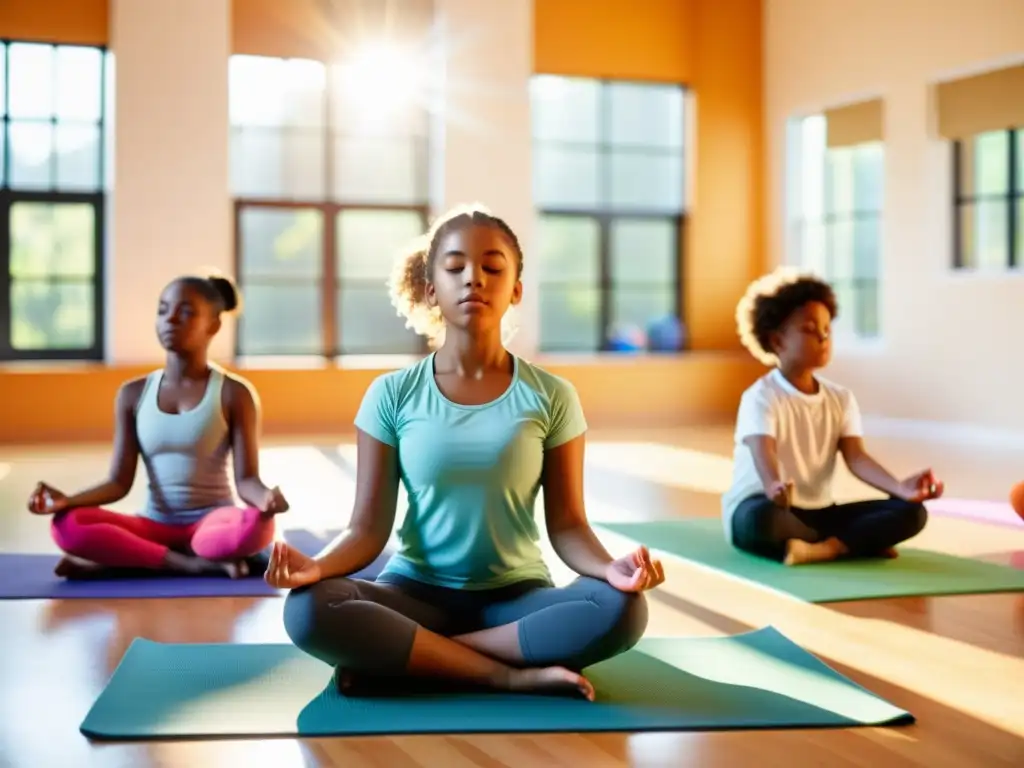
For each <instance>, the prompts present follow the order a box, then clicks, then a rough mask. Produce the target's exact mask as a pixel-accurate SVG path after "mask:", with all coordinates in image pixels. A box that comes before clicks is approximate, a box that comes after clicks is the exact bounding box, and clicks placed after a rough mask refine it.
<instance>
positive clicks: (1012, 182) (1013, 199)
mask: <svg viewBox="0 0 1024 768" xmlns="http://www.w3.org/2000/svg"><path fill="white" fill-rule="evenodd" d="M985 133H1005V134H1006V136H1007V139H1008V141H1007V150H1006V162H1007V175H1006V192H1005V193H1002V194H996V193H983V194H971V195H966V194H964V167H963V163H964V141H965V139H955V140H954V141H952V142H950V156H951V159H952V162H951V166H952V172H953V180H952V182H953V183H952V191H953V201H952V202H953V217H952V219H953V220H952V236H953V248H952V267H953V270H954V271H955V272H961V273H962V272H969V271H977V270H978V267H976V266H968V265H966V264H965V263H964V248H963V225H962V223H961V221H960V215H961V213H962V212H963V209H964V208H966V207H968V206H972V205H976V204H977V203H979V202H992V201H998V200H1000V199H1002V200H1003V201H1004V202H1005V204H1006V206H1007V212H1006V237H1007V243H1006V246H1007V247H1006V263H1005V264H1004V265H1002V269H1003V270H1005V271H1012V270H1017V269H1019V268H1020V267H1021V266H1024V246H1022V247H1021V248H1019V249H1018V247H1017V245H1018V243H1017V241H1018V236H1017V233H1018V231H1019V230H1020V228H1021V227H1024V221H1020V217H1019V216H1018V210H1017V207H1018V205H1020V204H1021V203H1022V201H1024V183H1022V182H1024V180H1022V179H1018V178H1017V171H1018V165H1019V164H1020V158H1018V157H1017V153H1018V150H1019V149H1020V147H1018V146H1017V145H1018V143H1019V144H1022V145H1024V127H1016V126H1014V127H1010V128H1006V129H1005V130H1003V131H986V132H985ZM979 135H980V134H979ZM1018 135H1019V136H1020V137H1021V138H1020V139H1019V141H1018ZM974 138H975V137H974V136H972V137H970V138H968V139H966V141H971V140H973V139H974ZM1018 251H1019V252H1018ZM983 271H984V270H983Z"/></svg>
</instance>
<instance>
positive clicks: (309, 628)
mask: <svg viewBox="0 0 1024 768" xmlns="http://www.w3.org/2000/svg"><path fill="white" fill-rule="evenodd" d="M386 578H387V582H379V581H378V582H373V581H364V580H362V579H350V578H345V577H338V578H333V579H325V580H324V581H321V582H318V583H316V584H313V585H310V586H309V587H302V588H300V589H296V590H293V591H292V592H291V593H290V594H289V595H288V597H287V598H286V600H285V604H284V626H285V631H287V632H288V636H289V637H290V638H291V639H292V642H293V643H295V645H296V646H297V647H298V648H300V649H302V650H303V651H305V652H306V653H308V654H310V655H311V656H315V657H316V658H318V659H320V660H321V661H324V662H326V663H327V664H330V665H331V666H333V667H335V668H340V669H343V670H345V671H350V672H352V673H357V674H358V673H364V674H369V675H373V676H378V675H379V676H386V677H391V676H401V675H402V674H403V673H404V671H405V670H406V667H407V664H408V661H409V655H410V653H411V651H412V643H413V636H414V635H415V633H416V629H417V627H424V628H425V629H428V630H430V631H432V632H435V633H437V634H440V635H445V636H448V637H451V636H452V635H459V634H464V633H468V632H474V631H476V630H480V629H487V628H490V627H499V626H502V625H504V624H511V623H518V633H519V646H520V649H521V650H522V654H523V657H524V663H525V665H526V666H530V667H537V666H544V667H546V666H564V667H568V668H569V669H573V670H575V671H580V670H582V669H583V668H585V667H588V666H590V665H592V664H596V663H597V662H599V661H602V660H604V659H607V658H610V657H612V656H615V655H617V654H619V653H622V652H623V651H626V650H629V649H630V648H632V647H633V646H634V645H635V644H636V643H637V641H638V640H639V639H640V637H641V636H642V635H643V633H644V630H645V629H646V628H647V602H646V598H645V597H644V596H643V595H641V594H628V593H625V592H620V591H619V590H617V589H615V588H614V587H612V586H610V585H609V584H608V583H606V582H604V581H599V580H597V579H591V578H579V579H577V580H576V581H574V582H573V583H572V584H570V585H568V586H566V587H552V586H550V585H548V584H546V583H544V582H538V581H530V582H521V583H518V584H513V585H511V586H507V587H502V588H499V589H492V590H479V591H478V590H461V589H446V588H444V587H435V586H431V585H428V584H424V583H421V582H418V581H413V580H411V579H405V578H401V577H397V576H394V575H390V574H389V575H388V576H387V577H386Z"/></svg>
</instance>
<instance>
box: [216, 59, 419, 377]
mask: <svg viewBox="0 0 1024 768" xmlns="http://www.w3.org/2000/svg"><path fill="white" fill-rule="evenodd" d="M244 55H246V56H250V55H248V54H244ZM250 57H254V58H267V59H273V60H278V61H288V60H294V59H296V58H302V59H304V60H308V61H316V62H318V63H320V64H322V65H323V66H324V69H325V77H326V81H325V85H324V94H323V103H322V108H323V116H324V119H323V125H322V126H319V127H318V128H319V131H320V132H321V134H322V138H323V141H324V146H323V166H322V168H323V191H322V193H321V195H320V196H295V195H292V196H288V197H280V198H277V197H265V196H246V195H239V194H237V193H236V192H235V190H234V189H231V190H230V191H229V196H230V199H231V203H232V208H233V217H234V220H233V222H232V227H233V233H234V247H233V259H232V261H233V268H234V274H235V280H236V281H237V284H238V287H239V289H240V291H241V293H242V296H243V298H244V296H245V289H246V286H245V272H244V269H243V264H244V256H243V254H242V232H241V229H242V214H243V212H244V211H245V209H246V208H264V209H270V210H286V209H291V210H315V211H319V212H320V215H321V216H322V219H323V237H322V239H321V243H320V251H321V253H320V258H321V270H322V271H321V274H320V277H319V285H318V286H317V287H318V288H319V289H320V291H319V295H320V302H321V307H320V338H321V344H320V350H319V351H318V352H316V353H313V354H314V355H315V356H316V357H317V358H322V359H326V360H336V359H337V358H339V357H342V356H346V355H359V354H363V353H358V352H356V353H352V352H347V351H345V350H344V349H343V347H342V344H341V337H342V336H343V334H342V333H340V332H339V328H338V314H339V313H338V304H339V298H338V292H339V289H340V288H341V287H342V282H341V280H340V278H339V276H338V261H339V260H343V259H344V257H345V256H344V254H343V253H342V254H337V220H338V216H339V214H340V213H342V212H343V211H411V212H415V213H418V214H419V215H420V219H421V222H422V226H423V231H426V229H427V227H428V225H429V220H430V203H429V198H430V194H429V187H430V175H431V170H432V169H431V161H430V156H431V155H430V153H431V149H432V140H431V135H430V133H429V131H428V132H427V133H426V134H424V135H413V134H410V135H409V136H408V137H407V138H408V139H409V140H410V141H413V142H415V144H416V146H417V149H418V150H419V151H422V152H423V156H424V157H425V158H426V166H425V167H424V168H421V169H417V170H418V171H419V170H422V171H424V172H425V173H426V177H427V193H426V194H425V195H424V199H423V200H421V201H420V202H417V203H388V202H379V201H373V202H368V201H366V202H359V201H348V200H346V201H344V202H339V201H337V200H334V199H332V197H333V196H334V194H335V192H334V189H335V188H334V181H335V174H336V167H335V157H334V155H335V141H336V140H337V139H338V137H343V136H347V135H349V134H346V133H345V132H344V130H343V127H342V126H339V125H338V124H337V123H336V121H334V120H333V119H332V114H333V108H334V106H333V104H332V100H331V93H332V89H333V87H334V83H335V80H334V73H333V69H332V67H333V62H330V61H325V60H321V59H316V58H307V57H294V56H259V55H255V56H250ZM228 66H229V67H230V59H229V63H228ZM229 100H230V94H229ZM425 117H426V119H427V125H429V114H428V115H425ZM229 122H230V121H229ZM254 129H256V130H266V127H265V126H246V125H241V126H236V125H234V124H229V126H228V130H229V141H230V140H231V139H232V138H233V136H234V134H235V132H236V131H239V130H240V131H241V132H245V131H251V130H254ZM294 129H295V128H294V126H290V125H283V126H274V127H273V128H271V129H270V130H272V131H275V132H279V133H282V134H283V133H288V132H289V131H291V130H294ZM303 130H307V129H303ZM308 130H310V131H313V130H315V129H312V128H310V129H308ZM229 153H230V145H229ZM229 160H230V158H229ZM229 172H230V169H229ZM303 284H305V283H303ZM346 284H348V285H359V284H362V281H346ZM381 289H382V290H383V285H382V286H381ZM245 320H246V315H245V312H242V314H241V315H240V316H239V318H238V324H237V325H238V328H237V332H236V333H235V340H234V345H233V346H234V356H235V359H236V360H237V359H243V358H246V359H253V358H256V359H258V358H261V357H282V358H283V357H309V353H305V352H297V351H290V350H287V349H284V350H280V351H275V352H258V353H255V354H250V353H246V352H245V350H243V349H242V344H241V342H242V334H241V332H240V331H241V328H242V326H243V325H244V324H245ZM419 350H420V353H426V352H427V351H429V345H428V341H427V340H426V339H420V344H419ZM374 354H380V355H388V354H394V353H392V352H389V351H387V350H383V349H382V350H381V351H379V352H375V353H374Z"/></svg>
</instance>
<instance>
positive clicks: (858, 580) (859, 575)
mask: <svg viewBox="0 0 1024 768" xmlns="http://www.w3.org/2000/svg"><path fill="white" fill-rule="evenodd" d="M595 527H600V528H604V529H606V530H608V531H611V532H612V533H616V534H619V535H621V536H625V537H627V538H629V539H632V540H633V541H636V542H638V543H640V544H646V545H647V546H648V547H650V548H651V549H657V550H660V551H662V552H665V553H668V554H670V555H674V556H676V557H679V558H682V559H684V560H690V561H692V562H694V563H699V564H700V565H703V566H706V567H708V568H712V569H714V570H716V571H721V572H723V573H726V574H729V575H731V576H735V577H737V578H740V579H744V580H746V581H750V582H754V583H756V584H760V585H762V586H765V587H768V588H770V589H774V590H777V591H779V592H785V593H787V594H789V595H792V596H793V597H797V598H800V599H802V600H806V601H807V602H810V603H830V602H840V601H844V600H868V599H874V598H884V597H911V596H924V595H960V594H980V593H985V592H1018V591H1024V570H1021V569H1018V568H1009V567H1007V566H1002V565H997V564H995V563H985V562H982V561H980V560H970V559H968V558H963V557H954V556H953V555H944V554H941V553H938V552H926V551H924V550H920V549H912V548H910V547H900V548H899V551H900V556H899V557H898V558H896V559H895V560H888V559H885V558H873V559H862V560H841V561H836V562H831V563H815V564H813V565H801V566H799V567H789V566H785V565H782V564H781V563H776V562H774V561H771V560H766V559H764V558H760V557H755V556H753V555H748V554H746V553H744V552H740V551H738V550H736V549H735V548H733V547H732V546H730V545H729V544H728V543H727V542H726V540H725V536H724V533H723V531H722V523H721V521H720V520H718V519H690V520H671V521H659V522H645V523H600V524H599V526H598V524H595Z"/></svg>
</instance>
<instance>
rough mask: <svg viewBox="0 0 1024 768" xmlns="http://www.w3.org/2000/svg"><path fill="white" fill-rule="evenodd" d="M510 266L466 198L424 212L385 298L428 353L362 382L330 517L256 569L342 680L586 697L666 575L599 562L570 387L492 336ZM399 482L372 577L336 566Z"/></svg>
mask: <svg viewBox="0 0 1024 768" xmlns="http://www.w3.org/2000/svg"><path fill="white" fill-rule="evenodd" d="M522 270H523V254H522V251H521V250H520V247H519V242H518V240H517V238H516V236H515V234H513V232H512V230H511V229H510V228H509V227H508V225H507V224H505V222H503V221H502V220H501V219H498V218H496V217H494V216H491V215H490V214H489V213H487V212H485V211H483V210H480V209H476V208H473V209H465V210H457V211H454V212H452V213H450V214H449V215H447V216H445V217H443V218H442V219H440V220H439V221H437V222H436V223H435V224H434V226H433V227H432V229H431V231H430V232H429V233H428V234H427V235H426V236H425V237H424V238H423V240H422V242H418V243H417V244H416V246H415V248H413V249H412V251H411V253H410V254H409V256H408V257H406V258H404V259H403V260H402V261H401V263H400V264H399V266H398V268H397V269H396V271H395V274H394V277H393V280H392V285H391V294H392V301H393V303H394V304H395V306H396V307H397V308H398V310H399V311H400V312H401V313H402V314H403V315H404V316H405V317H406V318H407V320H408V325H409V326H410V327H412V328H414V329H415V330H416V331H417V332H419V333H422V334H424V335H427V336H428V337H429V338H430V339H431V340H432V342H433V343H434V348H435V349H436V351H435V352H433V353H432V354H430V355H428V356H427V357H426V358H424V359H423V360H422V361H420V362H418V363H416V364H414V365H411V366H409V367H408V368H405V369H403V370H399V371H394V372H392V373H388V374H385V375H383V376H380V377H379V378H378V379H376V380H375V381H374V382H373V383H372V384H371V385H370V387H369V389H368V391H367V392H366V395H365V397H364V399H363V402H362V405H361V407H360V409H359V412H358V414H357V416H356V419H355V424H356V427H357V429H358V476H357V488H356V500H355V508H354V510H353V513H352V518H351V522H350V523H349V525H348V527H347V528H346V529H345V531H344V532H343V533H342V534H341V535H340V536H339V537H338V538H337V539H336V540H335V541H334V542H333V543H332V544H331V545H330V546H329V547H327V548H326V549H325V550H324V551H323V552H321V553H320V554H319V555H318V556H317V557H315V558H310V557H307V556H305V555H303V554H301V553H300V552H298V551H296V550H295V549H293V548H291V547H289V546H288V545H286V544H284V543H283V542H278V543H276V544H275V549H274V551H273V555H272V558H271V562H270V565H269V567H268V570H267V581H268V582H269V583H270V584H272V585H274V586H279V587H289V588H292V590H293V591H292V592H291V593H290V594H289V596H288V599H287V601H286V603H285V627H286V629H287V631H288V634H289V635H290V636H291V638H292V640H293V641H294V642H295V644H296V645H297V646H298V647H299V648H301V649H303V650H304V651H306V652H307V653H309V654H311V655H313V656H316V657H317V658H320V659H321V660H323V661H325V662H326V663H328V664H330V665H332V666H334V667H335V668H336V669H337V671H338V674H337V680H338V683H339V685H340V686H341V688H342V690H343V691H347V692H350V693H351V692H354V691H356V690H358V689H359V688H372V687H379V686H380V685H381V684H382V682H383V680H384V679H385V678H391V679H395V678H400V679H404V680H405V681H406V682H408V679H409V678H434V679H437V678H442V679H446V680H448V681H450V682H461V683H467V684H472V685H482V686H484V687H490V688H498V689H505V690H521V691H527V690H533V691H536V690H551V691H561V692H565V693H569V694H574V695H580V696H583V697H586V698H588V699H592V698H593V695H594V691H593V688H592V686H591V685H590V683H589V682H588V681H587V680H586V678H584V677H583V676H582V674H581V671H582V670H583V669H584V668H585V667H587V666H590V665H592V664H594V663H596V662H598V661H601V660H604V659H607V658H609V657H611V656H613V655H615V654H618V653H622V652H623V651H625V650H628V649H629V648H631V647H632V646H633V645H634V644H635V643H636V642H637V641H638V640H639V638H640V637H641V635H642V634H643V632H644V629H645V627H646V624H647V606H646V602H645V600H644V596H643V595H642V592H643V591H644V590H646V589H650V588H651V587H654V586H656V585H658V584H660V583H661V582H662V581H663V580H664V573H663V570H662V567H661V564H660V563H658V562H657V561H652V560H651V557H650V554H649V553H648V551H647V550H646V549H645V548H640V549H638V550H637V551H636V552H633V553H631V554H629V555H627V556H625V557H622V558H619V559H618V560H616V559H613V558H612V557H611V556H610V555H609V554H608V553H607V552H606V551H605V549H604V547H602V546H601V544H600V543H599V542H598V540H597V538H596V536H595V535H594V533H593V532H592V530H591V529H590V526H589V524H588V523H587V518H586V513H585V509H584V503H583V454H584V440H585V433H586V429H587V424H586V421H585V419H584V416H583V411H582V409H581V407H580V402H579V399H578V397H577V395H576V391H575V389H574V388H573V386H572V385H571V384H570V383H569V382H568V381H565V380H564V379H562V378H559V377H558V376H555V375H553V374H550V373H548V372H546V371H544V370H542V369H540V368H538V367H537V366H534V365H531V364H530V363H528V362H526V361H525V360H522V359H520V358H518V357H516V356H515V355H513V354H512V353H510V352H509V351H508V350H507V349H506V348H505V346H504V339H503V333H502V328H503V320H505V318H506V312H507V311H508V309H509V308H510V307H511V306H512V305H515V304H518V303H519V301H520V298H521V296H522V291H523V287H522V282H521V281H520V276H521V274H522ZM400 481H401V483H402V484H403V486H404V487H405V490H406V493H407V495H408V499H409V509H408V513H407V515H406V517H405V521H404V523H403V525H402V527H401V530H400V531H399V538H400V541H401V547H400V549H399V551H398V552H397V553H396V554H395V556H394V557H392V558H391V560H390V562H389V563H388V566H387V567H386V569H385V570H384V572H383V573H382V574H381V575H380V576H379V577H378V578H377V579H376V580H375V581H372V582H371V581H364V580H360V579H352V578H348V576H349V575H350V574H352V573H354V572H356V571H358V570H360V569H361V568H363V567H365V566H366V565H367V564H369V563H370V562H372V561H373V560H374V559H375V558H376V557H377V556H378V555H379V554H380V553H381V552H382V551H383V549H384V546H385V544H386V543H387V541H388V538H389V536H390V534H391V531H392V527H393V526H394V522H395V511H396V505H397V498H398V487H399V485H398V484H399V482H400ZM542 488H543V490H544V508H545V523H546V527H547V532H548V535H549V538H550V540H551V543H552V545H553V547H554V549H555V551H556V552H557V553H558V554H559V556H560V557H561V558H562V560H564V561H565V563H566V564H567V565H568V566H569V567H570V568H572V569H573V570H574V571H576V572H577V573H578V574H580V578H578V579H577V580H576V581H575V582H573V583H572V584H570V585H569V586H566V587H555V586H554V585H553V584H552V581H551V576H550V574H549V572H548V569H547V566H546V565H545V563H544V561H543V558H542V556H541V550H540V548H539V547H538V543H537V542H538V538H539V531H538V529H537V525H536V522H535V520H534V503H535V501H536V499H537V495H538V493H539V491H540V490H541V489H542Z"/></svg>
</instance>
